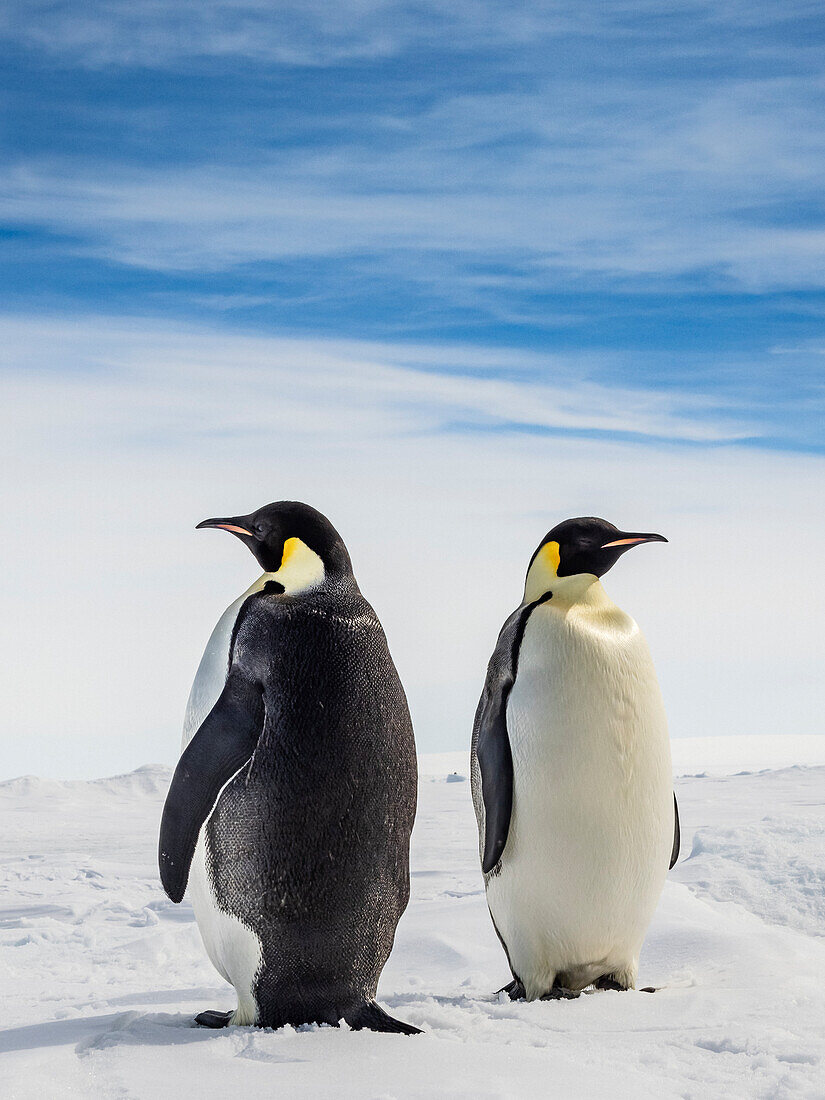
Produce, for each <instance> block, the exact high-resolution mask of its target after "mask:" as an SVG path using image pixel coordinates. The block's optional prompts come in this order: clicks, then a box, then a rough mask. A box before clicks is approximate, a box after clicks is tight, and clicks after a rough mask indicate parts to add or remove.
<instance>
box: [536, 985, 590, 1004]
mask: <svg viewBox="0 0 825 1100" xmlns="http://www.w3.org/2000/svg"><path fill="white" fill-rule="evenodd" d="M580 996H581V990H580V989H565V988H564V986H561V985H554V986H553V988H552V989H551V990H550V992H549V993H542V995H541V997H540V998H539V1000H540V1001H575V999H576V998H577V997H580Z"/></svg>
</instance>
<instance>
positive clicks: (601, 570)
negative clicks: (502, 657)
mask: <svg viewBox="0 0 825 1100" xmlns="http://www.w3.org/2000/svg"><path fill="white" fill-rule="evenodd" d="M645 542H667V539H666V538H665V537H664V536H663V535H653V534H644V533H641V532H639V531H620V530H619V528H618V527H615V526H614V525H613V524H612V523H608V521H607V520H606V519H596V518H595V517H594V516H582V517H580V518H579V519H566V520H564V522H563V523H557V524H556V526H555V527H554V528H553V529H552V530H551V531H548V532H547V534H546V535H545V536H544V538H543V539H542V541H541V543H540V544H539V546H538V548H537V550H536V552H535V553H534V554H533V556H532V558H531V559H530V565H529V566H528V568H527V582H526V585H525V596H524V598H525V601H526V602H527V603H530V602H532V601H533V600H537V599H539V598H540V597H541V596H543V595H544V594H545V593H546V592H557V591H558V592H559V593H560V594H562V593H564V592H565V591H568V590H569V591H570V592H571V593H572V592H573V591H574V590H575V589H580V588H582V587H588V586H589V585H590V584H592V583H593V581H594V580H597V579H598V578H599V577H603V576H604V574H605V573H606V572H607V571H608V569H610V568H611V567H612V566H614V565H615V564H616V562H617V561H618V560H619V558H620V557H621V556H622V554H624V552H625V551H626V550H630V549H632V547H634V546H641V545H642V544H643V543H645Z"/></svg>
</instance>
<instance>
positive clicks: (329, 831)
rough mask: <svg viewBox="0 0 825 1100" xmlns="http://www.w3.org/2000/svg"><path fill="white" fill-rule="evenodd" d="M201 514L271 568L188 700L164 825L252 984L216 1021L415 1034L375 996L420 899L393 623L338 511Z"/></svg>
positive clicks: (412, 784)
mask: <svg viewBox="0 0 825 1100" xmlns="http://www.w3.org/2000/svg"><path fill="white" fill-rule="evenodd" d="M198 526H199V527H216V528H220V529H222V530H225V531H231V532H232V533H233V534H234V535H236V536H237V537H238V538H239V539H240V540H241V541H242V542H243V543H245V544H246V545H247V546H248V547H249V549H250V550H251V551H252V553H253V554H254V555H255V557H256V559H257V560H258V562H259V564H260V565H261V566H262V568H263V569H264V573H263V575H262V576H261V577H260V578H259V579H258V580H257V581H256V582H255V584H253V585H252V587H251V588H249V589H248V590H247V591H246V592H245V593H244V594H243V595H242V596H241V597H240V598H239V599H238V600H236V601H235V603H234V604H232V606H231V607H229V608H228V609H227V611H226V612H225V614H224V615H223V617H222V618H221V620H220V621H219V623H218V625H217V626H216V627H215V630H214V631H213V633H212V637H211V638H210V640H209V643H208V645H207V647H206V651H205V653H204V655H203V659H202V661H201V664H200V667H199V669H198V673H197V676H196V678H195V683H194V684H193V687H192V692H191V694H190V698H189V705H188V707H187V714H186V720H185V725H184V735H183V750H184V751H183V753H182V755H181V758H180V761H179V763H178V766H177V768H176V770H175V774H174V777H173V779H172V785H171V788H170V790H169V795H168V797H167V799H166V805H165V806H164V811H163V820H162V823H161V830H160V846H159V862H160V874H161V879H162V882H163V886H164V889H165V890H166V892H167V894H168V895H169V897H170V898H171V899H172V900H173V901H176V902H177V901H180V900H181V898H182V897H183V894H184V891H185V890H186V888H187V882H188V885H189V892H190V896H191V899H192V904H193V907H194V910H195V916H196V918H197V922H198V927H199V929H200V932H201V935H202V937H203V941H204V945H205V946H206V950H207V953H208V955H209V958H210V959H211V960H212V963H213V964H214V966H215V967H216V968H217V970H218V971H219V972H220V973H221V974H222V975H223V977H224V978H226V980H227V981H229V982H231V983H232V985H233V986H234V987H235V990H236V992H237V995H238V1007H237V1009H236V1010H235V1011H234V1012H231V1013H229V1012H227V1013H219V1012H204V1013H201V1015H200V1016H198V1017H197V1020H198V1022H199V1023H201V1024H205V1025H207V1026H212V1027H220V1026H224V1025H225V1024H228V1023H233V1024H257V1025H259V1026H261V1027H280V1026H282V1025H283V1024H295V1025H297V1024H303V1023H308V1022H323V1023H329V1024H337V1023H338V1022H339V1021H340V1020H341V1019H342V1018H343V1019H344V1020H346V1022H347V1023H348V1024H349V1025H350V1027H352V1028H355V1029H357V1028H370V1029H372V1030H374V1031H395V1032H404V1033H407V1034H410V1033H413V1032H416V1031H417V1030H418V1029H417V1028H414V1027H412V1026H410V1025H408V1024H405V1023H401V1022H400V1021H398V1020H394V1019H392V1017H390V1016H388V1015H387V1013H386V1012H384V1010H383V1009H381V1008H380V1007H379V1006H378V1005H377V1004H376V1002H375V1000H374V998H375V993H376V987H377V985H378V979H379V976H380V974H381V971H382V969H383V967H384V964H385V963H386V961H387V958H388V956H389V954H390V951H391V949H392V944H393V938H394V936H395V928H396V925H397V924H398V920H399V918H400V917H401V914H402V913H403V912H404V909H405V908H406V905H407V901H408V899H409V842H410V832H411V830H412V826H413V819H414V817H415V803H416V778H417V777H416V757H415V743H414V740H413V731H412V725H411V722H410V715H409V711H408V709H407V702H406V698H405V695H404V690H403V688H402V686H401V683H400V681H399V679H398V674H397V672H396V669H395V665H394V664H393V661H392V658H391V656H390V653H389V650H388V648H387V641H386V638H385V636H384V632H383V630H382V628H381V624H380V622H379V621H378V619H377V617H376V615H375V612H374V611H373V609H372V607H371V606H370V605H369V604H368V603H367V601H366V600H365V599H364V597H363V596H362V595H361V592H360V591H359V589H358V585H357V584H356V582H355V578H354V576H353V574H352V566H351V563H350V558H349V554H348V553H347V549H346V547H345V546H344V543H343V541H342V539H341V537H340V535H339V534H338V532H337V531H336V530H335V528H334V527H333V526H332V524H331V523H330V522H329V521H328V520H327V519H326V518H325V517H324V516H323V515H321V513H320V512H317V511H315V509H313V508H310V507H309V506H308V505H306V504H300V503H297V502H294V501H281V502H279V503H277V504H270V505H267V506H266V507H264V508H260V509H259V510H258V511H257V512H253V513H252V514H251V515H248V516H236V517H233V518H230V519H210V520H205V521H204V522H203V523H200V524H198Z"/></svg>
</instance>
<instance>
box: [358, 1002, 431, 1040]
mask: <svg viewBox="0 0 825 1100" xmlns="http://www.w3.org/2000/svg"><path fill="white" fill-rule="evenodd" d="M344 1019H345V1020H346V1021H347V1023H348V1024H349V1026H350V1027H351V1028H352V1030H353V1031H361V1030H362V1029H363V1028H366V1029H367V1030H368V1031H390V1032H395V1033H396V1034H399V1035H421V1034H423V1032H422V1031H421V1028H420V1027H413V1025H412V1024H405V1023H404V1021H403V1020H396V1019H394V1017H392V1016H390V1015H389V1013H387V1012H385V1011H384V1009H383V1008H382V1007H381V1006H380V1005H379V1004H377V1003H376V1002H375V1001H368V1002H367V1003H366V1004H363V1005H360V1006H359V1007H358V1008H356V1009H353V1011H352V1012H348V1013H346V1014H345V1016H344Z"/></svg>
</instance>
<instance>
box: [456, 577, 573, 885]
mask: <svg viewBox="0 0 825 1100" xmlns="http://www.w3.org/2000/svg"><path fill="white" fill-rule="evenodd" d="M552 596H553V593H552V592H545V593H544V595H543V596H541V598H540V599H538V600H535V601H534V602H533V603H531V604H527V606H526V607H520V608H518V610H517V611H514V612H513V614H512V615H511V616H510V618H509V619H508V620H507V622H506V623H505V624H504V626H503V627H502V628H501V633H500V634H499V636H498V641H497V642H496V648H495V649H494V650H493V655H492V657H491V658H490V663H489V665H488V666H487V679H486V681H485V683H484V690H483V691H482V693H481V699H480V700H479V704H478V710H477V711H476V720H475V738H474V743H475V752H476V758H477V759H478V766H479V770H480V772H481V796H482V799H483V801H484V856H483V858H482V861H481V869H482V871H483V872H484V874H485V875H486V874H489V873H490V871H492V870H493V868H494V867H495V865H496V864H497V863H498V861H499V859H500V858H501V853H502V852H503V851H504V846H505V844H506V843H507V834H508V833H509V831H510V815H511V814H512V812H513V754H512V751H511V749H510V738H509V737H508V735H507V700H508V699H509V697H510V692H511V690H512V687H513V684H514V683H515V679H516V672H517V670H518V655H519V650H520V649H521V641H522V638H523V637H524V630H525V627H526V626H527V620H528V619H529V618H530V615H531V613H532V611H533V610H534V609H535V608H536V607H538V605H539V604H540V603H544V602H545V601H546V600H549V599H552Z"/></svg>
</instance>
